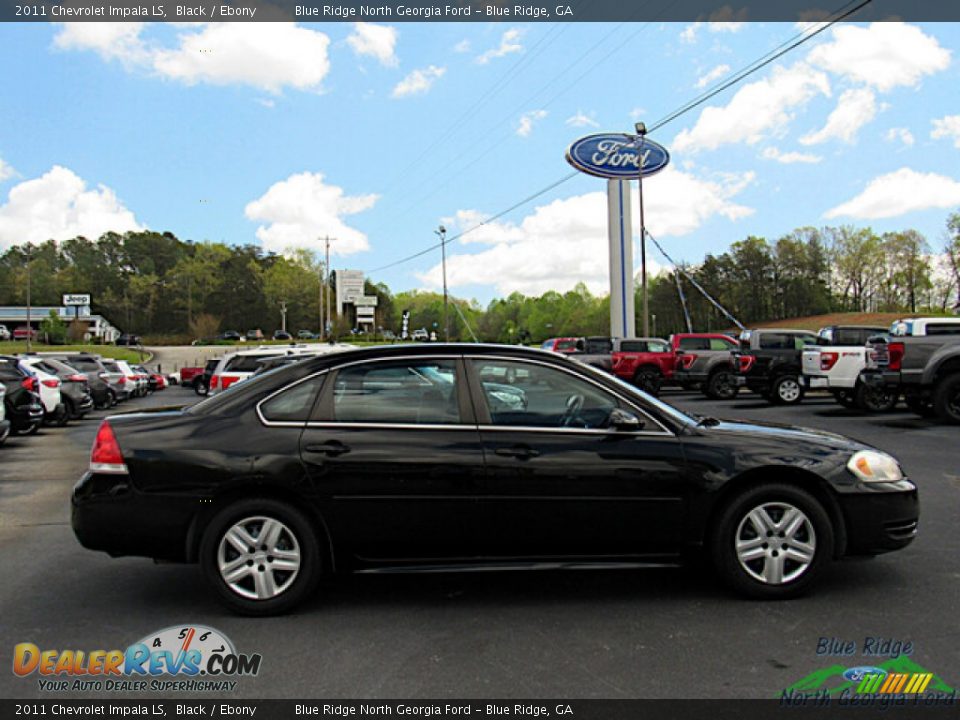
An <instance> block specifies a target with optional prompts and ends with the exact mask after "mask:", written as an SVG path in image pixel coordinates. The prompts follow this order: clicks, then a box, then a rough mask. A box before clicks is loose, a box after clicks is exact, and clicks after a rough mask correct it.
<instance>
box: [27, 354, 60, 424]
mask: <svg viewBox="0 0 960 720" xmlns="http://www.w3.org/2000/svg"><path fill="white" fill-rule="evenodd" d="M38 362H42V359H41V358H31V357H29V356H27V357H21V358H20V367H21V368H23V370H24V371H25V372H28V373H30V374H31V375H33V377H35V378H36V379H37V383H38V385H39V387H38V392H39V394H40V402H41V403H42V404H43V419H44V422H47V423H50V424H54V425H66V424H67V421H68V420H69V419H70V415H69V413H68V412H67V407H66V405H64V403H63V396H62V395H61V394H60V378H58V377H57V376H56V375H51V374H50V373H48V372H44V371H43V370H41V369H40V368H38V367H36V364H37V363H38Z"/></svg>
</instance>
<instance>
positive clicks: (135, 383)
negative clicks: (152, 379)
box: [104, 360, 149, 397]
mask: <svg viewBox="0 0 960 720" xmlns="http://www.w3.org/2000/svg"><path fill="white" fill-rule="evenodd" d="M104 364H105V365H107V367H108V368H111V369H114V368H115V369H116V370H118V371H119V372H121V373H122V374H123V376H124V377H125V378H126V384H127V386H128V387H129V388H130V397H143V396H144V395H146V394H147V392H148V390H149V383H148V382H147V377H146V375H144V374H143V373H139V372H137V371H136V370H134V369H133V368H132V367H130V364H129V363H128V362H127V361H126V360H110V361H106V360H105V361H104Z"/></svg>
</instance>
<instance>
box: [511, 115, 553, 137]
mask: <svg viewBox="0 0 960 720" xmlns="http://www.w3.org/2000/svg"><path fill="white" fill-rule="evenodd" d="M546 116H547V111H546V110H531V111H529V112H525V113H524V114H523V115H521V116H520V121H519V122H518V123H517V135H519V136H520V137H529V135H530V133H532V132H533V124H534V123H535V122H537V121H538V120H543V119H544V118H545V117H546Z"/></svg>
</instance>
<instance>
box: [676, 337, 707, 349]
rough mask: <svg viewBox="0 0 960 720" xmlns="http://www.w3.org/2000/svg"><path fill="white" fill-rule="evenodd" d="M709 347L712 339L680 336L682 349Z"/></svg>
mask: <svg viewBox="0 0 960 720" xmlns="http://www.w3.org/2000/svg"><path fill="white" fill-rule="evenodd" d="M708 347H710V341H709V340H708V339H707V338H696V337H685V338H680V349H681V350H706V349H707V348H708Z"/></svg>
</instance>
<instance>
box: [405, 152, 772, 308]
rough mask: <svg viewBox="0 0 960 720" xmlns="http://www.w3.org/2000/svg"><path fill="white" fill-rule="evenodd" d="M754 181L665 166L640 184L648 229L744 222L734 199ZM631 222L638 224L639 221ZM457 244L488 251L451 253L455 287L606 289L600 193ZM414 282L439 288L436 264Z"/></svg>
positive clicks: (472, 214)
mask: <svg viewBox="0 0 960 720" xmlns="http://www.w3.org/2000/svg"><path fill="white" fill-rule="evenodd" d="M752 180H753V174H752V173H745V174H742V175H727V176H721V177H720V178H718V179H717V180H716V181H706V180H701V179H698V178H696V177H694V176H692V175H688V174H686V173H683V172H681V171H679V170H676V169H674V168H667V169H666V170H664V171H663V172H662V173H660V174H659V175H657V177H656V179H655V181H652V182H650V183H649V184H645V185H644V201H645V204H646V210H647V227H648V229H649V230H650V232H651V233H652V234H653V235H654V236H656V237H657V238H661V237H669V236H680V235H685V234H688V233H690V232H692V231H693V230H695V229H696V228H698V227H700V226H701V225H702V224H703V223H704V222H706V221H707V220H709V219H710V218H712V217H715V216H718V215H719V216H721V217H725V218H727V219H728V220H738V219H740V218H743V217H746V216H747V215H749V214H751V213H752V212H753V210H752V209H750V208H748V207H744V206H742V205H738V204H736V203H734V202H732V200H731V199H732V198H733V196H735V195H736V194H738V193H740V192H741V191H742V190H743V189H744V188H745V187H746V186H747V185H748V184H749V183H750V182H752ZM633 203H634V204H636V196H635V195H634V197H633ZM634 215H636V213H634ZM482 220H483V215H482V214H481V213H479V212H477V211H475V210H467V211H460V212H459V213H457V215H456V217H454V218H449V219H445V222H446V224H447V225H448V227H457V228H458V229H460V230H463V229H466V228H469V227H473V226H474V225H476V224H477V223H478V222H480V221H482ZM634 224H635V227H639V225H638V221H637V218H636V217H634ZM461 242H462V243H464V244H474V245H483V246H487V247H486V248H485V249H483V250H481V251H480V252H478V253H474V254H469V255H468V254H453V255H450V254H448V257H447V279H448V284H449V285H451V286H454V287H456V286H464V285H474V284H479V285H494V286H496V288H497V291H498V292H499V293H502V294H507V293H510V292H513V291H515V290H518V291H521V292H523V293H525V294H539V293H543V292H546V291H547V290H559V291H566V290H569V289H571V288H572V287H574V285H576V284H577V283H578V282H585V283H586V284H587V286H588V287H590V288H591V290H593V291H595V292H606V291H607V290H608V289H609V280H608V277H607V276H608V273H609V266H608V260H607V254H608V251H607V200H606V193H604V192H592V193H587V194H585V195H577V196H574V197H570V198H566V199H562V200H555V201H553V202H552V203H549V204H547V205H543V206H540V207H537V208H536V209H535V210H534V211H533V212H532V213H531V214H530V215H528V216H526V217H525V218H523V220H521V221H520V222H519V223H512V222H502V221H495V222H491V223H488V224H486V225H483V226H482V227H481V228H479V229H478V230H476V231H474V232H471V233H470V234H468V235H466V236H465V237H464V238H463V240H462V241H461ZM448 252H449V251H448ZM636 259H637V261H639V257H637V258H636ZM651 266H652V267H651V272H656V269H657V267H658V266H657V265H656V263H655V262H653V263H651ZM418 277H419V278H420V280H421V281H422V282H424V283H425V284H426V285H428V286H430V287H439V286H440V285H441V267H440V266H439V265H436V266H434V267H432V268H430V269H429V270H427V271H425V272H423V273H420V274H419V275H418Z"/></svg>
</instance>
